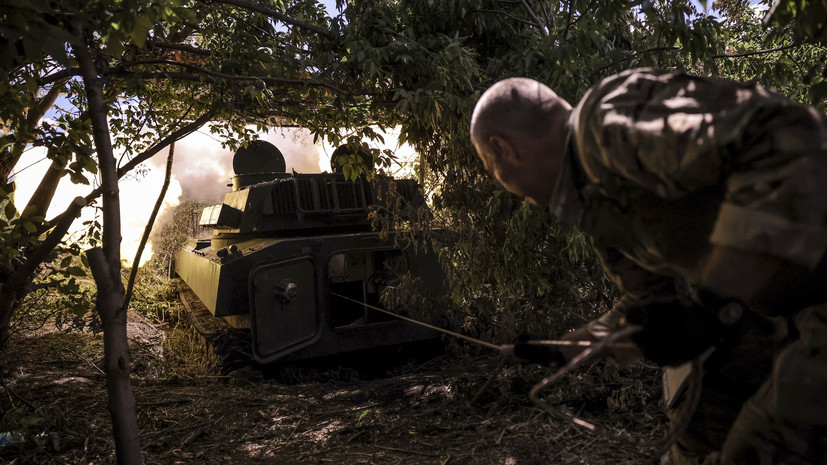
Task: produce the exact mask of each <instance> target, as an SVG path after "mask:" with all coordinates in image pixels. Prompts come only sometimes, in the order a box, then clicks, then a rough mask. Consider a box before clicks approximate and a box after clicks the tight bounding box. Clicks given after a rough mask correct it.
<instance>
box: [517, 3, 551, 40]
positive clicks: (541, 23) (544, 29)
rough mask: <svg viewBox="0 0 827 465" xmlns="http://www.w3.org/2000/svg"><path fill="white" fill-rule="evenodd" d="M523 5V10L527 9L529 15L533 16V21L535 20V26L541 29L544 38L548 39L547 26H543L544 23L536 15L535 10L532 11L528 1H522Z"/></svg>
mask: <svg viewBox="0 0 827 465" xmlns="http://www.w3.org/2000/svg"><path fill="white" fill-rule="evenodd" d="M522 3H523V8H525V10H526V11H527V12H528V15H529V16H531V19H533V20H534V23H535V25H536V26H537V27H539V28H540V35H541V36H543V37H548V27H546V25H545V24H543V22H542V21H540V18H538V17H537V15H536V14H534V10H532V9H531V7H530V6H529V5H528V2H527V1H526V0H522Z"/></svg>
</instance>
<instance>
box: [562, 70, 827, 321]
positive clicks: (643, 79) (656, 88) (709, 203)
mask: <svg viewBox="0 0 827 465" xmlns="http://www.w3.org/2000/svg"><path fill="white" fill-rule="evenodd" d="M569 128H570V134H569V143H568V147H569V151H568V153H567V154H566V157H565V161H564V167H563V171H562V173H561V176H560V178H559V179H558V181H557V185H556V187H555V192H554V195H553V197H552V199H551V202H550V208H551V209H552V211H553V212H554V213H555V214H556V215H557V216H558V217H559V218H561V219H562V220H564V221H567V222H570V223H574V224H575V225H578V226H579V227H580V229H581V230H583V231H584V232H586V233H587V234H588V235H589V236H590V237H591V239H592V241H593V243H594V245H595V247H596V249H597V250H598V252H599V254H600V255H601V258H602V259H603V262H604V265H605V266H606V269H607V271H608V272H609V274H610V276H611V277H612V278H613V279H614V280H615V282H616V283H617V284H618V285H619V286H620V287H621V290H622V291H623V295H624V297H623V298H622V299H621V302H620V303H619V305H618V307H619V308H620V309H622V308H623V307H625V306H626V305H631V304H635V303H636V302H639V301H644V300H648V299H651V298H656V297H657V296H659V295H674V294H675V292H676V289H678V288H682V287H683V285H682V284H680V283H681V281H682V279H683V278H685V277H687V276H691V275H692V273H693V270H695V269H696V267H697V265H698V264H699V261H700V260H701V259H702V257H704V256H705V254H706V253H708V252H709V250H710V249H711V247H712V246H713V245H725V246H732V247H735V248H739V249H741V250H747V251H754V252H759V253H766V254H770V255H773V256H776V257H780V258H782V259H784V260H786V261H789V262H792V263H795V264H799V265H803V266H806V267H810V268H812V267H814V266H815V265H816V264H817V263H818V262H819V260H820V259H821V257H822V256H823V255H824V252H825V250H827V221H825V220H826V219H827V118H825V116H824V115H823V114H821V113H819V112H817V111H816V110H814V109H812V108H810V107H807V106H805V105H801V104H798V103H794V102H792V101H789V100H787V99H785V98H783V97H781V96H779V95H777V94H774V93H772V92H769V91H768V90H766V89H764V88H762V87H760V86H748V85H743V84H739V83H735V82H732V81H725V80H720V79H711V78H701V77H695V76H689V75H685V74H679V73H673V72H662V71H652V70H646V69H642V70H630V71H627V72H624V73H621V74H619V75H616V76H613V77H610V78H607V79H605V80H604V81H603V82H601V83H600V84H599V85H597V86H596V87H595V88H593V89H592V90H590V91H589V92H588V93H587V94H586V95H585V96H584V97H583V99H582V100H581V101H580V103H579V104H578V105H577V107H576V108H575V109H574V111H573V112H572V115H571V119H570V120H569Z"/></svg>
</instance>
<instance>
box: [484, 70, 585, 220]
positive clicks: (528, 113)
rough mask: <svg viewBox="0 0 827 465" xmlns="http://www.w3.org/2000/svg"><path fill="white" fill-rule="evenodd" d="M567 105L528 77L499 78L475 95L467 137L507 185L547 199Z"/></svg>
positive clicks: (557, 165)
mask: <svg viewBox="0 0 827 465" xmlns="http://www.w3.org/2000/svg"><path fill="white" fill-rule="evenodd" d="M570 114H571V105H569V104H568V102H566V101H565V100H563V99H562V98H560V97H558V96H557V94H555V93H554V91H552V90H551V89H549V88H548V86H546V85H545V84H542V83H539V82H537V81H535V80H533V79H526V78H511V79H506V80H504V81H500V82H498V83H496V84H494V85H493V86H491V88H490V89H488V90H487V91H485V93H484V94H483V95H482V97H480V100H479V102H477V106H476V107H475V108H474V114H473V116H472V117H471V142H472V143H473V144H474V148H475V149H476V150H477V154H478V155H479V156H480V159H481V160H482V162H483V164H484V165H485V169H486V170H488V171H490V172H491V174H493V175H494V177H495V178H496V179H497V181H498V182H499V183H500V185H502V186H503V187H504V188H506V189H507V190H508V191H510V192H512V193H514V194H517V195H519V196H522V197H525V198H527V199H528V200H530V201H531V202H534V203H536V204H541V205H544V204H547V203H548V202H549V199H550V198H551V193H552V187H553V186H554V182H555V180H556V179H557V176H558V175H559V173H560V167H561V166H562V160H563V153H564V152H565V141H566V137H567V134H568V125H567V122H568V118H569V115H570Z"/></svg>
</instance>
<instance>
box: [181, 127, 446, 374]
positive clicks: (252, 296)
mask: <svg viewBox="0 0 827 465" xmlns="http://www.w3.org/2000/svg"><path fill="white" fill-rule="evenodd" d="M337 151H339V150H337ZM336 155H337V154H336V153H335V152H334V158H335V156H336ZM233 170H234V172H235V176H234V177H233V182H232V191H231V192H229V193H227V194H226V195H225V197H224V201H223V203H221V204H218V205H214V206H210V207H207V208H205V209H204V210H203V213H202V216H201V220H200V224H201V225H202V226H205V227H209V228H212V230H213V233H212V236H211V237H210V238H209V239H200V240H193V241H191V242H189V243H188V244H187V246H186V247H185V248H184V250H182V251H181V252H180V253H179V254H178V255H177V257H176V261H175V270H176V272H177V274H178V275H179V276H180V277H181V279H182V280H183V281H184V282H185V283H186V286H187V287H186V289H183V290H182V300H183V301H184V303H185V304H186V306H187V308H188V309H189V310H190V313H191V314H192V315H193V322H194V323H195V327H196V328H198V330H199V332H201V333H202V335H204V336H205V337H206V339H207V340H208V342H209V343H211V344H212V345H213V346H214V350H215V352H216V353H217V355H218V356H219V360H223V362H222V363H223V365H224V368H225V369H226V368H227V367H228V366H230V365H233V364H235V363H236V362H238V361H239V360H242V359H245V358H246V357H251V358H252V360H254V361H256V362H259V363H270V362H275V361H281V360H298V359H309V358H316V357H322V356H326V355H332V354H339V353H343V352H351V351H358V350H362V349H372V348H377V347H383V346H391V345H397V344H404V343H409V342H415V341H423V340H426V339H433V338H435V337H436V333H435V332H433V331H432V330H429V329H427V328H423V327H421V326H417V325H413V324H411V323H407V322H405V321H402V320H400V319H397V318H394V317H392V316H388V315H385V314H382V313H379V312H376V311H375V310H371V309H369V308H368V307H366V306H364V305H361V304H360V303H356V302H361V303H366V304H369V305H373V306H381V304H380V302H379V301H380V295H381V293H382V291H383V289H384V288H385V287H387V286H392V285H395V284H396V283H397V282H398V280H399V279H400V278H402V277H404V276H406V275H408V276H412V277H414V278H416V279H417V280H418V282H420V283H421V284H422V286H421V289H422V290H423V292H425V293H428V294H430V295H433V296H438V295H440V294H444V293H445V288H444V283H443V281H444V279H443V273H442V272H441V269H440V267H439V264H438V262H437V260H436V257H435V255H434V254H432V253H424V252H422V251H421V250H420V251H419V252H416V251H414V250H412V249H410V248H402V247H399V246H397V245H395V242H396V241H395V240H394V239H395V235H396V234H398V232H397V231H390V232H389V233H388V235H387V236H386V237H382V236H381V235H380V233H379V232H377V231H373V230H371V226H370V224H369V220H368V215H369V213H370V212H371V211H377V210H383V209H388V208H390V207H391V205H389V204H388V203H389V202H392V201H393V202H401V203H402V205H397V207H399V206H401V207H402V210H407V211H409V212H410V214H415V213H414V212H415V211H416V207H417V203H421V202H422V197H421V192H420V190H419V188H418V186H417V184H416V183H415V182H414V181H412V180H394V179H392V178H388V177H377V178H374V180H372V181H368V180H366V179H364V178H361V179H358V180H356V181H348V180H346V179H345V177H344V176H343V175H342V174H340V173H337V172H335V170H334V173H322V174H298V173H295V172H294V173H286V172H285V162H284V158H283V156H282V155H281V153H280V152H279V150H278V149H277V148H276V147H275V146H274V145H272V144H270V143H268V142H265V141H254V142H252V143H251V144H249V145H248V146H247V147H246V148H242V149H239V150H238V151H237V152H236V154H235V156H234V158H233ZM392 192H395V193H396V195H393V196H392V195H390V194H391V193H392ZM397 210H399V208H397ZM343 297H346V298H347V299H345V298H343ZM394 310H399V311H402V312H404V311H405V309H404V308H399V309H394Z"/></svg>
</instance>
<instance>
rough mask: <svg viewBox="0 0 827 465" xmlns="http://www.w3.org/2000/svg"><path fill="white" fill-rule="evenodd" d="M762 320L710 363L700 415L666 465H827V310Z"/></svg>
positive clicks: (675, 415) (673, 410)
mask: <svg viewBox="0 0 827 465" xmlns="http://www.w3.org/2000/svg"><path fill="white" fill-rule="evenodd" d="M760 320H761V321H760V322H755V323H752V324H751V325H750V326H751V327H750V328H748V330H747V331H744V332H743V334H742V336H741V337H740V338H739V339H738V341H736V342H735V343H734V344H732V346H731V347H730V348H728V349H723V350H721V351H719V352H718V353H715V354H713V356H712V357H710V359H709V360H707V362H706V364H705V371H704V377H703V387H702V391H701V397H700V403H699V405H698V408H697V409H696V410H695V412H694V414H693V415H692V418H691V420H690V422H689V426H688V427H687V429H686V432H685V433H684V434H683V435H682V436H681V437H680V438H679V439H678V441H677V442H676V444H675V445H674V446H673V447H672V449H671V451H670V452H669V453H668V454H667V455H666V456H665V457H664V458H663V460H662V463H663V464H668V465H701V464H702V465H782V464H783V465H824V464H827V303H825V304H819V305H816V306H813V307H809V308H806V309H804V310H802V311H800V312H798V313H797V314H796V315H795V316H794V317H791V318H790V319H789V320H786V319H784V318H780V317H779V318H777V319H774V320H764V319H763V318H760ZM680 402H681V401H680V400H679V401H678V402H677V404H676V405H675V406H674V407H673V408H671V409H670V410H669V417H670V420H671V421H672V423H673V424H674V423H676V422H678V421H679V418H678V416H679V415H680V413H679V410H680Z"/></svg>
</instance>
